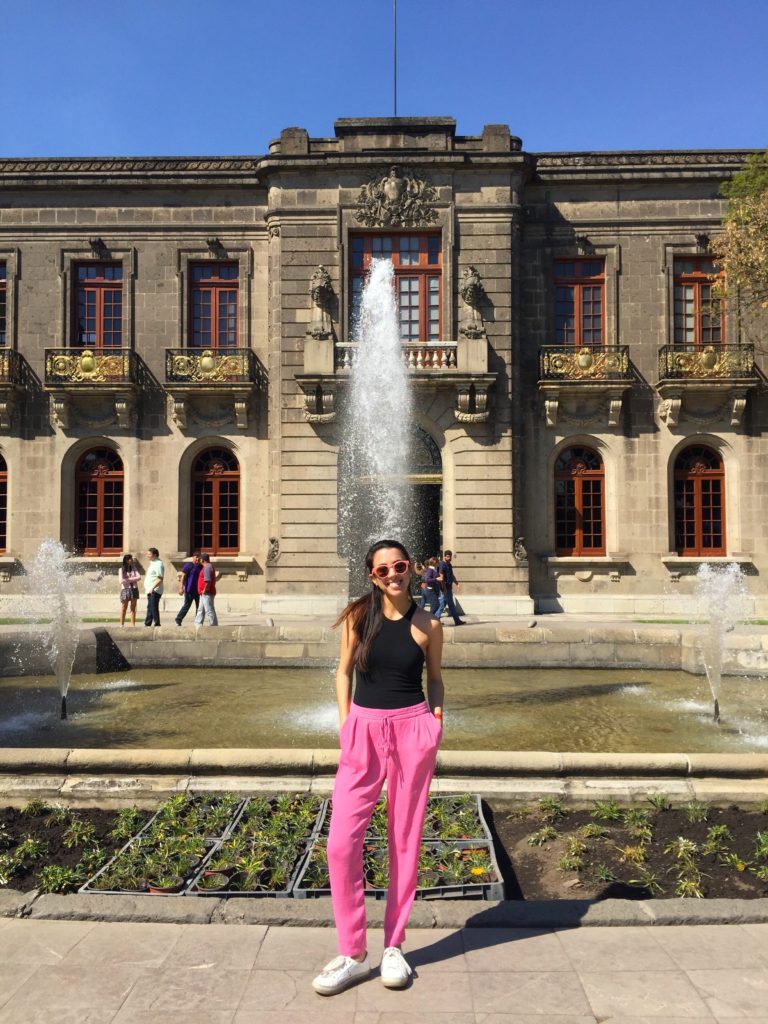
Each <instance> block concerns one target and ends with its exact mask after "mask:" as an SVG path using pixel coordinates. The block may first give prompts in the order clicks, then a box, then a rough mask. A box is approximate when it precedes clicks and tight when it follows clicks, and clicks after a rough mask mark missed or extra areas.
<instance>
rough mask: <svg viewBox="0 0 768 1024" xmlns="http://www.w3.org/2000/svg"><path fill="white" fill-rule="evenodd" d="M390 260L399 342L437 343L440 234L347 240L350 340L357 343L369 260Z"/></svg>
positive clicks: (439, 302) (440, 265) (361, 236)
mask: <svg viewBox="0 0 768 1024" xmlns="http://www.w3.org/2000/svg"><path fill="white" fill-rule="evenodd" d="M374 259H389V260H391V261H392V264H393V266H394V270H395V294H396V296H397V307H398V318H399V322H400V338H401V339H402V341H406V342H420V341H440V340H441V317H440V311H441V308H442V302H441V298H442V260H443V257H442V245H441V240H440V235H439V234H435V233H431V234H418V233H410V232H409V233H402V234H389V235H352V237H351V239H350V288H349V292H350V310H349V314H350V337H351V338H352V340H353V341H354V340H356V338H357V335H358V323H359V319H360V304H361V301H362V296H363V286H364V284H365V276H366V274H367V272H368V269H369V268H370V265H371V260H374Z"/></svg>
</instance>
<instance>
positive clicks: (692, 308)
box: [673, 256, 725, 349]
mask: <svg viewBox="0 0 768 1024" xmlns="http://www.w3.org/2000/svg"><path fill="white" fill-rule="evenodd" d="M722 280H723V275H722V274H720V273H718V271H717V268H716V267H715V264H714V263H713V261H712V259H711V257H709V256H676V257H675V260H674V324H673V328H674V343H675V345H676V346H678V347H685V348H694V349H696V348H703V347H704V346H707V345H713V346H715V347H717V346H720V345H722V343H723V340H724V339H725V304H724V303H723V302H722V301H720V300H718V299H717V298H716V297H715V296H713V295H712V288H713V286H714V285H715V284H716V283H717V282H718V281H722Z"/></svg>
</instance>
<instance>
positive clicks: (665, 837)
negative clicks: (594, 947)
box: [492, 793, 768, 900]
mask: <svg viewBox="0 0 768 1024" xmlns="http://www.w3.org/2000/svg"><path fill="white" fill-rule="evenodd" d="M492 827H493V830H494V833H495V836H496V842H497V851H498V852H499V863H500V866H501V869H502V872H503V874H504V876H505V880H506V882H507V898H508V899H525V900H556V899H606V898H608V897H613V898H618V899H649V898H664V897H670V898H671V897H676V896H688V897H694V898H702V897H710V898H714V897H730V898H737V899H755V898H759V897H766V896H768V802H766V803H764V804H763V805H762V807H761V808H760V809H755V810H744V809H741V808H739V807H736V806H733V805H732V806H729V807H714V806H711V805H707V804H704V803H700V802H698V801H692V802H690V803H687V804H679V805H675V806H671V805H670V804H669V802H668V801H667V800H666V798H665V797H663V796H657V795H655V794H653V793H651V794H649V796H648V798H647V799H646V801H645V802H644V803H637V804H633V805H632V806H631V807H622V806H619V805H618V804H616V803H614V802H613V801H595V803H594V804H593V805H592V807H591V808H590V809H588V810H570V809H567V808H566V807H565V806H564V805H563V804H562V803H561V802H560V801H558V800H556V799H554V798H552V797H544V798H543V799H542V800H540V801H539V804H538V806H536V807H535V808H523V809H521V808H520V806H519V805H515V804H512V803H506V804H505V803H504V802H502V801H492Z"/></svg>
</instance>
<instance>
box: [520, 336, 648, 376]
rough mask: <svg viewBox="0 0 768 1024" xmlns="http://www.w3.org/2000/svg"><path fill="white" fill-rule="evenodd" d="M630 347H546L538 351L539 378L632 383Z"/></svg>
mask: <svg viewBox="0 0 768 1024" xmlns="http://www.w3.org/2000/svg"><path fill="white" fill-rule="evenodd" d="M631 378H632V372H631V370H630V366H629V347H628V346H627V345H603V346H594V347H589V346H586V345H584V346H582V347H581V348H574V347H573V346H572V345H571V346H569V345H544V346H542V348H541V349H540V350H539V379H540V380H551V381H623V380H631Z"/></svg>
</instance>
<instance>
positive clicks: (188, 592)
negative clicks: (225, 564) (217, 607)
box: [176, 551, 203, 626]
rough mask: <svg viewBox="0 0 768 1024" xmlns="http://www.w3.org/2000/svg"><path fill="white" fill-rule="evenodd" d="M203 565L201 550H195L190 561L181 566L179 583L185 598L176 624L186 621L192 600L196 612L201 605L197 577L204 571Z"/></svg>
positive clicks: (180, 591) (180, 590)
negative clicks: (185, 617)
mask: <svg viewBox="0 0 768 1024" xmlns="http://www.w3.org/2000/svg"><path fill="white" fill-rule="evenodd" d="M202 568H203V567H202V565H201V564H200V552H199V551H194V552H193V553H192V559H191V561H189V562H185V563H184V565H183V566H182V567H181V581H180V583H179V593H180V594H181V596H182V597H183V598H184V600H183V601H182V605H181V608H179V611H178V614H177V615H176V625H177V626H180V625H181V624H182V622H183V621H184V616H185V615H186V614H187V612H188V611H189V609H190V607H191V606H192V602H193V601H194V603H195V614H197V610H198V608H199V607H200V594H199V593H198V592H197V579H198V577H199V575H200V573H201V572H202Z"/></svg>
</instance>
